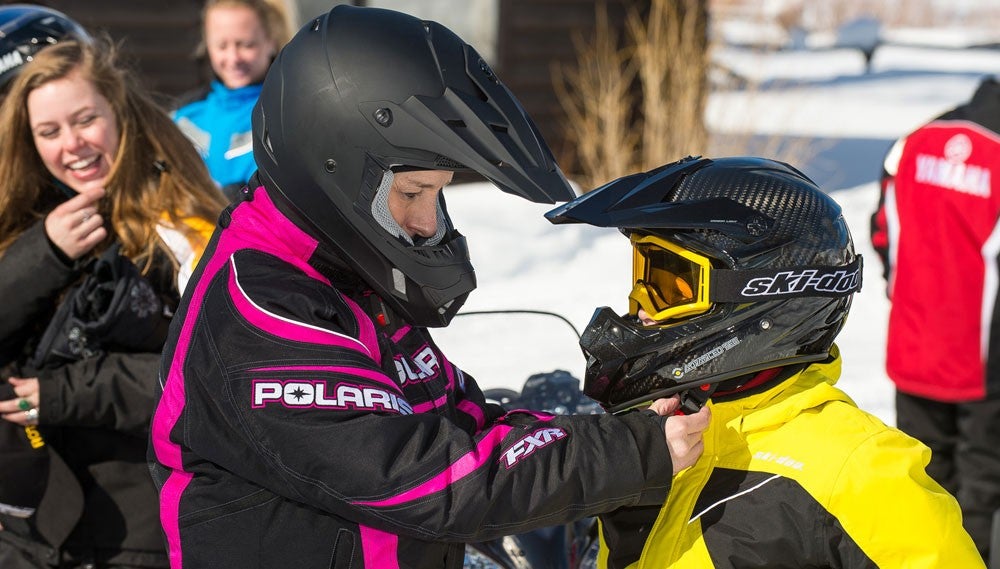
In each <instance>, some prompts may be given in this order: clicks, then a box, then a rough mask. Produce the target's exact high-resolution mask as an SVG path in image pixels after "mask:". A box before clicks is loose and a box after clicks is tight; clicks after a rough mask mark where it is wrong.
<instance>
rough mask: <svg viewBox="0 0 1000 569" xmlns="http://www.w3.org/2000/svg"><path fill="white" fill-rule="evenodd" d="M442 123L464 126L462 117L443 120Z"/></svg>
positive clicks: (454, 126) (458, 126)
mask: <svg viewBox="0 0 1000 569" xmlns="http://www.w3.org/2000/svg"><path fill="white" fill-rule="evenodd" d="M444 124H446V125H448V126H450V127H451V128H465V121H463V120H462V119H448V120H445V121H444Z"/></svg>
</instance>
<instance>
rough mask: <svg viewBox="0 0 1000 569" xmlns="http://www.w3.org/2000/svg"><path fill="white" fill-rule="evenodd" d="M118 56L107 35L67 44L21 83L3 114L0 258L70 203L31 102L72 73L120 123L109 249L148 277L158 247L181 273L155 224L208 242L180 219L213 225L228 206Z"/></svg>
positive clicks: (104, 211)
mask: <svg viewBox="0 0 1000 569" xmlns="http://www.w3.org/2000/svg"><path fill="white" fill-rule="evenodd" d="M116 51H117V50H116V48H115V46H114V45H113V44H111V42H110V41H108V40H107V39H106V38H99V39H95V40H94V41H93V42H90V43H81V42H79V41H76V40H64V41H61V42H59V43H58V44H56V45H53V46H50V47H47V48H45V49H43V50H41V51H40V52H39V53H38V54H37V55H35V57H34V59H33V60H32V61H31V62H29V63H28V64H26V65H25V66H24V67H23V68H22V70H21V73H20V74H19V75H18V77H17V78H16V79H15V80H14V82H13V85H12V86H11V90H10V93H9V94H8V96H7V98H6V100H5V101H4V103H3V106H2V110H0V147H2V148H3V152H0V180H3V184H2V187H0V211H2V212H3V215H2V216H0V254H2V252H3V251H6V249H7V247H9V246H10V244H11V243H12V242H13V241H14V240H16V239H17V238H18V237H19V236H20V235H21V233H23V232H24V231H25V230H26V229H28V227H30V226H31V225H32V224H34V223H35V222H37V221H38V220H39V219H41V218H43V217H45V216H46V215H47V214H48V213H49V212H50V211H51V210H52V209H53V208H54V207H55V206H56V205H57V204H58V203H59V202H60V201H62V200H63V199H64V198H63V196H62V192H61V191H60V190H59V189H58V187H57V186H56V182H55V179H54V178H53V177H52V175H51V174H50V173H49V171H48V170H47V169H46V167H45V165H44V164H43V163H42V160H41V158H40V157H39V155H38V151H37V150H36V148H35V142H34V139H33V137H32V132H31V126H30V117H29V116H28V105H27V100H28V95H29V94H30V93H31V92H32V91H34V90H35V89H37V88H39V87H41V86H42V85H45V84H46V83H49V82H51V81H55V80H59V79H63V78H65V77H67V76H69V75H71V74H73V73H79V74H80V76H81V77H83V78H84V79H86V80H87V81H90V82H91V83H92V84H93V85H94V87H95V88H96V90H97V92H98V93H100V94H101V96H103V97H104V98H105V99H106V100H107V101H108V103H109V104H110V106H111V108H112V109H113V111H114V115H115V119H116V121H117V123H118V130H119V144H118V150H117V154H116V157H115V161H114V164H112V165H111V171H110V173H109V174H108V178H107V180H106V182H105V191H106V193H105V197H104V198H103V199H102V200H101V201H100V204H99V211H100V213H101V215H102V216H103V217H104V218H105V219H106V220H108V222H109V223H110V226H111V232H110V233H111V234H112V235H110V236H109V239H108V243H110V241H111V240H112V239H114V238H117V239H118V240H119V241H120V242H121V245H122V252H123V253H124V254H125V255H127V256H128V257H129V258H130V259H132V260H133V261H135V262H136V264H137V265H139V266H141V267H142V268H143V270H144V271H147V270H148V269H149V267H150V264H151V263H152V261H153V256H154V253H155V252H156V251H157V249H159V250H160V251H162V252H163V253H166V256H167V258H169V259H170V260H171V261H172V262H174V264H175V269H176V259H174V258H173V255H172V254H171V253H170V249H169V248H168V247H167V245H166V244H165V243H164V242H163V241H162V240H161V239H160V238H159V235H158V234H157V231H156V227H157V226H158V225H162V224H163V223H164V222H165V221H166V222H167V223H169V225H171V226H172V227H173V228H174V229H176V230H178V231H181V232H182V233H184V235H185V236H186V237H187V238H188V239H189V240H190V241H192V243H195V244H201V245H203V244H204V243H203V240H204V239H203V238H202V237H201V235H200V234H199V233H198V232H197V231H195V230H194V229H192V228H190V227H189V226H188V225H187V224H185V223H183V220H184V219H186V218H201V219H203V220H207V221H209V222H211V223H214V222H215V220H216V219H217V218H218V215H219V212H221V211H222V209H223V208H224V207H225V206H226V200H225V198H224V197H223V195H222V193H221V192H220V191H219V189H218V188H217V187H216V185H215V183H214V182H212V179H211V177H209V174H208V169H207V168H206V166H205V163H204V162H203V161H202V159H201V157H200V156H199V155H198V152H197V150H195V148H194V147H193V146H192V144H191V141H190V140H188V139H187V137H185V136H184V134H183V133H181V131H180V130H179V129H178V128H177V126H176V125H175V124H174V122H173V121H172V120H171V119H170V117H169V116H168V115H167V114H166V112H165V111H164V110H163V109H162V108H161V107H160V106H159V105H157V104H156V103H155V102H154V101H153V99H152V98H151V97H150V95H149V94H148V93H147V92H146V91H145V90H144V89H142V88H141V87H140V83H139V82H138V80H137V79H136V78H135V77H134V76H133V75H132V74H131V73H130V72H129V71H128V70H126V69H125V68H123V67H120V66H118V65H117V64H116V59H115V58H116ZM108 243H105V244H104V247H106V246H107V245H108ZM102 248H103V247H98V249H102ZM98 252H99V251H97V250H95V251H94V253H98Z"/></svg>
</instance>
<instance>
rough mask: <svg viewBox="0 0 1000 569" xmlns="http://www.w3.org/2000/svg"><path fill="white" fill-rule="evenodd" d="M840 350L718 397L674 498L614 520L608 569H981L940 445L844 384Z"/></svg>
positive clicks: (604, 560) (604, 561) (605, 556)
mask: <svg viewBox="0 0 1000 569" xmlns="http://www.w3.org/2000/svg"><path fill="white" fill-rule="evenodd" d="M833 356H834V357H833V358H832V359H831V360H828V361H826V362H823V363H820V364H813V365H811V366H809V367H808V368H806V369H805V370H804V371H802V372H801V373H799V374H797V375H795V376H793V377H792V378H790V379H788V380H786V381H784V382H782V383H781V384H779V385H777V386H775V387H773V388H771V389H769V390H767V391H764V392H762V393H758V394H755V395H750V396H748V397H746V398H743V399H735V400H732V401H726V402H721V403H714V402H713V403H711V404H710V405H711V408H712V423H711V425H710V427H709V429H708V431H706V435H705V453H704V455H703V456H702V457H701V459H700V460H699V461H698V462H697V463H696V464H695V465H694V466H693V467H691V468H689V469H687V470H685V471H683V472H681V473H679V474H678V475H677V476H676V477H675V479H674V485H673V488H672V489H671V492H670V496H669V498H668V500H667V503H666V505H665V506H663V508H662V509H660V510H659V511H657V510H656V509H655V508H651V509H647V510H645V511H643V510H632V511H630V510H629V509H625V510H624V511H620V512H616V513H615V514H614V515H612V516H608V517H606V518H605V519H603V520H602V522H603V525H602V538H609V537H610V539H609V540H608V541H606V542H604V543H602V545H603V546H605V547H602V551H601V558H600V562H601V563H600V566H601V567H612V568H616V569H617V568H620V567H626V566H628V567H630V568H633V569H640V568H656V569H661V568H663V567H670V568H671V569H687V568H691V569H704V568H707V567H718V568H723V567H816V568H820V567H830V568H833V567H838V568H844V569H856V568H875V567H881V568H902V567H905V568H907V569H931V568H935V569H954V568H957V567H961V568H963V569H969V568H976V567H983V562H982V558H981V557H980V555H979V553H978V552H977V551H976V547H975V545H974V544H973V543H972V540H971V538H970V537H969V536H968V534H967V533H966V532H965V531H964V530H963V528H962V519H961V512H960V510H959V507H958V503H957V502H956V501H955V499H954V498H953V497H952V496H951V495H950V494H948V493H947V492H945V491H944V489H942V488H941V487H940V486H939V485H938V484H937V483H936V482H934V481H933V480H931V479H930V478H929V477H928V476H927V474H926V472H925V471H924V467H925V466H926V464H927V462H928V460H929V459H930V450H929V449H928V448H927V447H925V446H924V445H923V444H921V443H920V442H919V441H917V440H916V439H913V438H910V437H908V436H906V435H904V434H903V433H902V432H900V431H899V430H897V429H894V428H891V427H887V426H886V425H885V424H883V423H882V422H881V421H880V420H879V419H877V418H876V417H874V416H872V415H870V414H868V413H865V412H864V411H861V410H860V409H858V408H857V407H856V406H855V404H854V402H853V401H851V399H850V398H849V397H848V396H847V395H846V394H845V393H844V392H842V391H841V390H839V389H837V388H836V387H834V383H835V382H836V380H837V378H838V377H839V376H840V364H841V361H840V358H839V354H838V353H837V350H836V348H834V353H833ZM654 520H655V521H654ZM639 535H643V536H645V535H648V536H649V537H648V539H646V542H645V547H643V545H642V543H641V539H637V536H639ZM640 548H641V556H640V554H639V552H640ZM609 549H610V552H609ZM637 558H638V560H637V562H636V559H637Z"/></svg>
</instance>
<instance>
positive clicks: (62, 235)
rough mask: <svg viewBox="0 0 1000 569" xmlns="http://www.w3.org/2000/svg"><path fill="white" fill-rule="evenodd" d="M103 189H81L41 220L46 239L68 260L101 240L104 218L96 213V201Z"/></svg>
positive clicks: (105, 235) (103, 230)
mask: <svg viewBox="0 0 1000 569" xmlns="http://www.w3.org/2000/svg"><path fill="white" fill-rule="evenodd" d="M102 197H104V189H103V188H96V189H92V190H85V191H84V192H82V193H80V194H77V195H76V196H74V197H72V198H70V199H68V200H66V201H65V202H63V203H61V204H59V205H58V206H56V208H55V209H53V210H52V211H51V212H50V213H49V215H47V216H46V217H45V233H46V235H48V236H49V240H50V241H52V243H53V244H55V246H56V247H58V248H59V250H60V251H62V252H63V254H64V255H66V257H68V258H69V259H71V260H74V261H75V260H76V259H79V258H80V257H82V256H84V255H86V254H87V253H89V252H90V251H91V250H92V249H93V248H94V247H96V246H97V244H98V243H100V242H101V241H102V240H104V238H105V237H107V236H108V231H107V229H105V228H104V218H102V217H101V214H99V213H97V202H98V200H100V199H101V198H102Z"/></svg>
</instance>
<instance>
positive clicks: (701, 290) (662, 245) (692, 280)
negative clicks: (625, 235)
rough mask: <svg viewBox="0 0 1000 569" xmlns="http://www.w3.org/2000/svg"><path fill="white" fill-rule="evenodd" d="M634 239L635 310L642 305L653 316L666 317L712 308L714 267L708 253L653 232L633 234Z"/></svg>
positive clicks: (635, 312) (632, 300)
mask: <svg viewBox="0 0 1000 569" xmlns="http://www.w3.org/2000/svg"><path fill="white" fill-rule="evenodd" d="M631 241H632V248H633V257H632V258H633V264H632V277H633V282H634V285H633V287H632V293H631V294H630V295H629V311H630V313H631V314H633V315H638V313H639V309H640V308H641V309H642V310H643V311H645V312H646V314H647V315H648V316H649V317H650V318H652V319H654V320H657V321H663V320H670V319H673V318H680V317H686V316H692V315H695V314H700V313H702V312H705V311H706V310H708V308H709V307H710V306H711V302H709V300H708V291H709V273H710V270H711V267H712V264H711V261H709V259H708V257H705V256H704V255H700V254H698V253H694V252H692V251H689V250H687V249H684V248H683V247H680V246H678V245H676V244H674V243H671V242H669V241H667V240H665V239H663V238H660V237H655V236H652V235H645V236H636V235H633V236H632V239H631Z"/></svg>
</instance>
